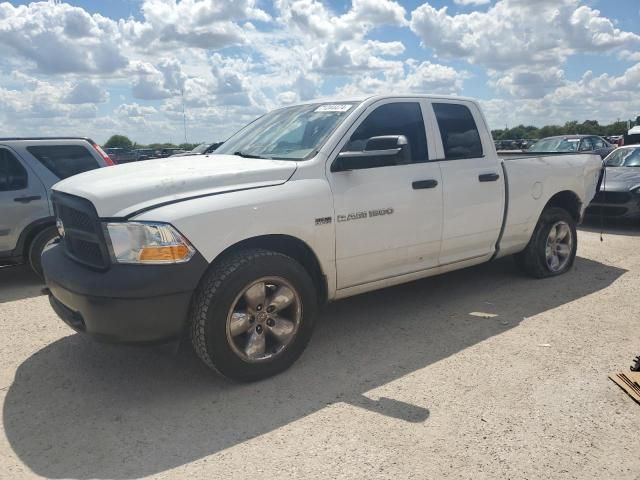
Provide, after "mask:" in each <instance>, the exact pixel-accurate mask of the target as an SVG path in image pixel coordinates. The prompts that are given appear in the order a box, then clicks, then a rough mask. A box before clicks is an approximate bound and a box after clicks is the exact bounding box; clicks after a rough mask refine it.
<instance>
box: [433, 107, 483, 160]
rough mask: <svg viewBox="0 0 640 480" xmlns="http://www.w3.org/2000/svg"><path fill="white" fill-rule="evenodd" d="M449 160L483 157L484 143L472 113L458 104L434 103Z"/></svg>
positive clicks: (446, 156)
mask: <svg viewBox="0 0 640 480" xmlns="http://www.w3.org/2000/svg"><path fill="white" fill-rule="evenodd" d="M433 111H434V112H435V114H436V119H437V120H438V127H439V128H440V136H441V137H442V146H443V147H444V156H445V158H446V159H447V160H454V159H460V158H477V157H482V155H483V151H482V141H481V140H480V133H479V132H478V127H477V126H476V122H475V120H474V119H473V115H472V114H471V111H470V110H469V109H468V108H467V107H466V106H464V105H460V104H456V103H434V104H433Z"/></svg>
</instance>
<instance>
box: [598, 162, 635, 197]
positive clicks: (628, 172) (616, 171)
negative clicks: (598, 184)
mask: <svg viewBox="0 0 640 480" xmlns="http://www.w3.org/2000/svg"><path fill="white" fill-rule="evenodd" d="M604 180H605V181H604V183H603V185H602V188H601V190H604V191H607V192H628V191H629V190H631V189H632V188H634V187H638V186H640V167H607V177H606V178H605V179H604Z"/></svg>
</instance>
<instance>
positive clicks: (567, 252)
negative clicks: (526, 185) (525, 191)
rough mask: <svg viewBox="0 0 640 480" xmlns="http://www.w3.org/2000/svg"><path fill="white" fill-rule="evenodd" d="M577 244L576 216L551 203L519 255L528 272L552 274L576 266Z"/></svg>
mask: <svg viewBox="0 0 640 480" xmlns="http://www.w3.org/2000/svg"><path fill="white" fill-rule="evenodd" d="M577 247H578V236H577V231H576V221H575V219H574V218H573V217H572V216H571V215H570V214H569V212H567V211H566V210H564V209H562V208H558V207H551V208H547V209H545V210H544V211H543V212H542V215H540V219H539V220H538V224H537V225H536V228H535V230H534V231H533V235H532V236H531V240H530V241H529V244H528V245H527V248H525V250H524V251H522V252H520V253H518V254H517V255H516V257H515V258H516V262H517V263H518V265H519V266H520V267H521V268H522V270H523V271H524V272H526V273H527V274H529V275H531V276H533V277H535V278H545V277H552V276H556V275H561V274H563V273H565V272H567V271H568V270H569V269H570V268H571V267H572V266H573V262H574V260H575V258H576V251H577Z"/></svg>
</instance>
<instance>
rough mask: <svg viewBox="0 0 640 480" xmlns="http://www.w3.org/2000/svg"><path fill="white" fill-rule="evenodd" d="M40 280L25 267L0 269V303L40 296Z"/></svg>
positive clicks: (41, 285)
mask: <svg viewBox="0 0 640 480" xmlns="http://www.w3.org/2000/svg"><path fill="white" fill-rule="evenodd" d="M42 287H44V283H42V280H40V279H39V278H38V276H37V275H36V274H35V273H33V272H32V271H31V269H30V268H29V267H27V266H25V265H16V266H10V267H1V268H0V303H6V302H14V301H16V300H23V299H25V298H32V297H37V296H38V295H42V293H41V292H40V290H42Z"/></svg>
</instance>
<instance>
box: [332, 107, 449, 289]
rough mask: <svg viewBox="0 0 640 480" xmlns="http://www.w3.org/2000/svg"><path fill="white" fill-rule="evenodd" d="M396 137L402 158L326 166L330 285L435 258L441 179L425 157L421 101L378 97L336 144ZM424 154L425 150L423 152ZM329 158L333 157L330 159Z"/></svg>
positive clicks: (389, 273)
mask: <svg viewBox="0 0 640 480" xmlns="http://www.w3.org/2000/svg"><path fill="white" fill-rule="evenodd" d="M388 135H404V136H405V137H406V138H407V140H408V145H409V147H410V149H411V154H410V156H409V157H410V159H406V158H404V159H399V158H396V157H393V156H391V157H389V156H384V157H373V158H368V159H363V162H362V164H361V165H360V166H359V167H358V168H357V169H353V170H349V171H339V172H336V171H331V168H330V165H331V163H332V162H331V161H330V162H329V165H328V166H327V169H328V171H327V177H328V179H329V182H330V185H331V189H332V192H333V198H334V209H335V213H336V226H335V231H336V268H337V273H338V288H339V289H340V288H346V287H352V286H356V285H361V284H365V283H369V282H373V281H377V280H382V279H386V278H391V277H395V276H399V275H402V274H406V273H411V272H417V271H420V270H424V269H427V268H430V267H434V266H436V265H437V263H438V255H439V251H440V236H441V232H442V180H441V177H440V167H439V165H438V163H437V162H431V161H430V160H429V158H430V156H433V155H434V152H435V151H431V149H432V147H429V145H431V144H432V139H431V138H429V140H427V132H425V123H424V116H423V103H422V102H421V101H420V100H417V99H406V100H404V99H385V100H381V101H379V102H376V103H374V104H373V105H371V106H370V107H369V108H368V109H367V110H366V111H365V112H364V114H363V115H362V116H361V117H360V118H359V119H358V121H356V122H355V123H354V125H353V126H352V127H351V129H350V130H349V132H348V133H347V135H346V136H345V138H344V139H343V140H342V141H341V143H340V144H339V145H338V149H337V150H338V151H340V150H342V151H346V152H359V151H363V150H364V148H365V145H366V143H367V141H368V139H370V138H372V137H379V136H388ZM430 152H431V153H430ZM332 160H333V161H335V158H334V159H332Z"/></svg>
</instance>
